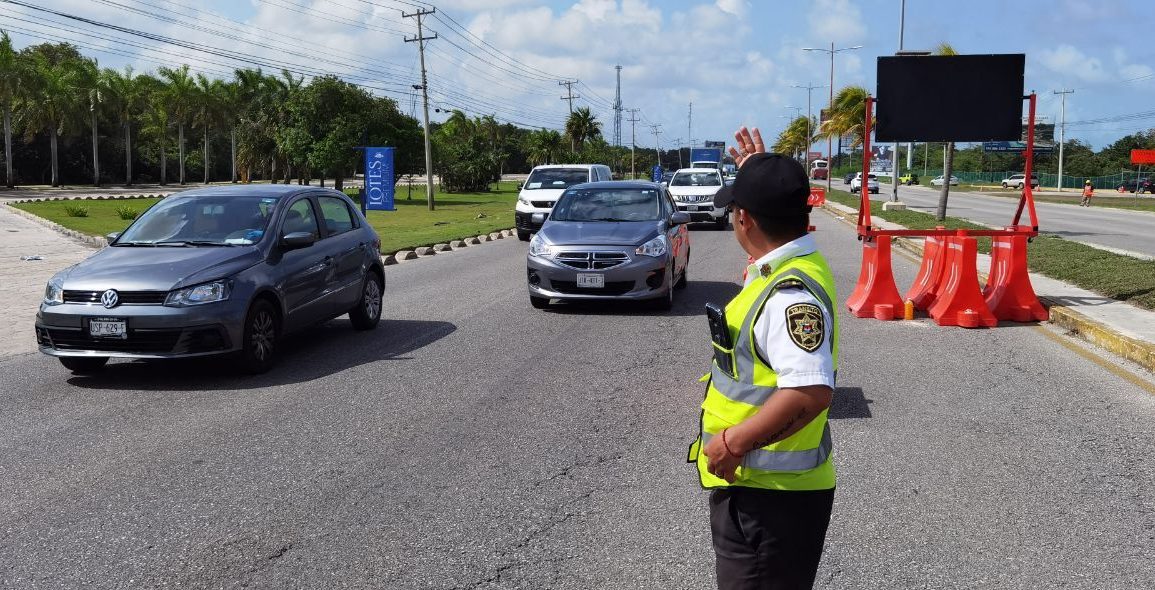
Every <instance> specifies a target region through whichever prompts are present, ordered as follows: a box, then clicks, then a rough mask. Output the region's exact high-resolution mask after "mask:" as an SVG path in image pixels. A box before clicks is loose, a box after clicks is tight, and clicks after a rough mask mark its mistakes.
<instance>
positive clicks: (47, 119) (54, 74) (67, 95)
mask: <svg viewBox="0 0 1155 590" xmlns="http://www.w3.org/2000/svg"><path fill="white" fill-rule="evenodd" d="M33 55H34V56H35V57H34V58H33V59H34V62H33V65H32V68H33V71H32V75H31V76H30V82H31V83H30V89H29V92H28V93H27V94H26V95H25V96H24V97H23V101H22V102H21V111H22V113H21V114H22V116H23V118H24V120H25V123H26V128H25V135H26V137H27V139H28V140H31V139H32V137H33V136H34V135H35V134H36V132H37V131H40V130H44V131H47V132H48V145H49V150H50V153H51V160H52V164H51V165H52V186H60V160H59V150H58V141H57V140H58V139H59V136H60V134H61V133H63V132H64V128H65V126H66V125H67V124H68V123H70V122H71V121H72V120H73V119H74V118H75V116H76V114H77V107H78V105H79V104H80V102H81V101H80V92H81V89H83V88H84V80H83V74H82V73H81V70H80V68H79V67H77V65H76V64H74V63H70V62H61V63H52V62H51V61H49V59H48V58H46V57H44V55H43V54H39V53H37V54H33Z"/></svg>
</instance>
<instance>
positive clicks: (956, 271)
mask: <svg viewBox="0 0 1155 590" xmlns="http://www.w3.org/2000/svg"><path fill="white" fill-rule="evenodd" d="M945 249H946V251H947V252H946V264H945V266H944V267H943V277H942V281H940V283H941V284H942V290H941V291H940V292H939V293H937V295H936V297H935V301H934V304H933V305H931V306H930V309H929V312H930V317H931V318H933V319H934V321H935V323H936V324H938V325H940V326H961V327H963V328H978V327H980V326H982V327H988V328H993V327H994V326H996V325H998V323H999V320H998V318H996V317H995V314H993V313H991V310H990V308H989V307H987V302H986V300H985V299H983V293H982V291H981V290H980V289H979V275H978V269H976V268H975V264H976V263H977V261H978V240H976V239H974V238H970V237H963V236H960V237H953V238H947V239H946V243H945Z"/></svg>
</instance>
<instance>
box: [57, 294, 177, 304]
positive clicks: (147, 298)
mask: <svg viewBox="0 0 1155 590" xmlns="http://www.w3.org/2000/svg"><path fill="white" fill-rule="evenodd" d="M103 294H104V291H65V292H64V302H65V303H95V304H100V296H101V295H103ZM116 297H117V302H118V303H117V305H161V304H163V303H164V300H165V298H166V297H168V291H117V292H116Z"/></svg>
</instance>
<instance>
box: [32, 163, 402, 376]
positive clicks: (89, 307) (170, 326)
mask: <svg viewBox="0 0 1155 590" xmlns="http://www.w3.org/2000/svg"><path fill="white" fill-rule="evenodd" d="M110 238H112V239H111V243H110V244H109V246H108V247H107V248H104V249H103V250H101V251H100V252H97V253H96V254H94V255H92V256H90V257H89V258H88V259H86V260H84V261H83V262H80V263H79V264H76V265H74V266H71V267H68V268H66V269H64V270H62V271H60V272H59V273H57V274H56V275H55V276H54V277H53V278H52V279H51V280H50V281H49V282H48V285H47V287H46V288H45V292H44V299H43V301H42V302H41V304H40V311H39V313H37V314H36V338H37V341H38V343H39V345H40V351H41V352H43V353H45V354H49V355H52V356H56V357H59V358H60V362H61V363H62V364H63V365H64V366H65V367H66V368H68V369H70V370H72V371H74V372H78V373H86V372H93V371H97V370H100V369H101V368H103V367H104V365H105V363H107V362H108V359H109V358H113V357H115V358H133V359H142V358H143V359H162V358H179V357H193V356H205V355H221V354H232V355H234V356H235V359H236V361H237V363H238V364H239V365H240V367H241V368H242V369H244V370H246V371H248V372H254V373H257V372H263V371H265V370H268V369H269V368H270V367H271V366H272V365H273V363H274V362H275V360H276V358H277V350H278V347H277V343H278V340H279V339H280V337H281V336H282V335H284V334H287V333H289V332H293V331H296V330H299V329H301V328H305V327H308V326H311V325H314V324H317V323H319V322H323V321H325V320H328V319H331V318H334V317H337V316H340V315H344V314H346V313H347V314H349V318H350V320H351V321H352V324H353V327H354V328H356V329H360V330H367V329H371V328H374V327H376V325H377V323H378V321H379V320H380V318H381V301H382V292H383V290H384V288H385V274H384V270H383V267H382V265H381V258H380V254H379V248H380V240H379V238H378V237H377V234H376V232H374V231H373V228H371V227H370V226H369V224H368V223H367V222H366V221H365V218H364V217H362V216H361V213H360V211H358V210H357V208H356V207H355V206H354V205H353V202H352V201H350V200H349V198H348V197H346V196H345V195H343V194H341V193H339V192H337V191H333V190H326V189H320V188H312V187H294V186H286V185H262V186H234V187H220V188H215V187H214V188H204V189H198V190H192V191H187V192H182V193H178V194H176V195H172V196H169V197H167V198H165V199H164V200H162V201H160V202H159V203H157V204H156V205H154V206H153V207H151V208H150V209H149V210H148V211H145V212H144V214H142V215H141V216H140V217H139V218H138V219H137V220H136V221H134V222H133V223H132V224H131V225H130V226H129V227H128V228H127V229H126V230H125V231H124V232H123V233H121V234H119V235H113V236H110Z"/></svg>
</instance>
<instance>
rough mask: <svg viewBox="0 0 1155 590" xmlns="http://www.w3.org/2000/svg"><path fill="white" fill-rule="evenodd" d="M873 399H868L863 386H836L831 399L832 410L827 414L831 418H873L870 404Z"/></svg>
mask: <svg viewBox="0 0 1155 590" xmlns="http://www.w3.org/2000/svg"><path fill="white" fill-rule="evenodd" d="M872 403H874V400H872V399H866V395H865V394H863V393H862V388H861V387H836V388H835V389H834V397H833V398H831V400H830V412H829V413H828V414H827V416H828V417H829V418H830V419H831V420H845V419H848V418H872V417H873V415H872V414H871V413H870V404H872Z"/></svg>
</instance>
